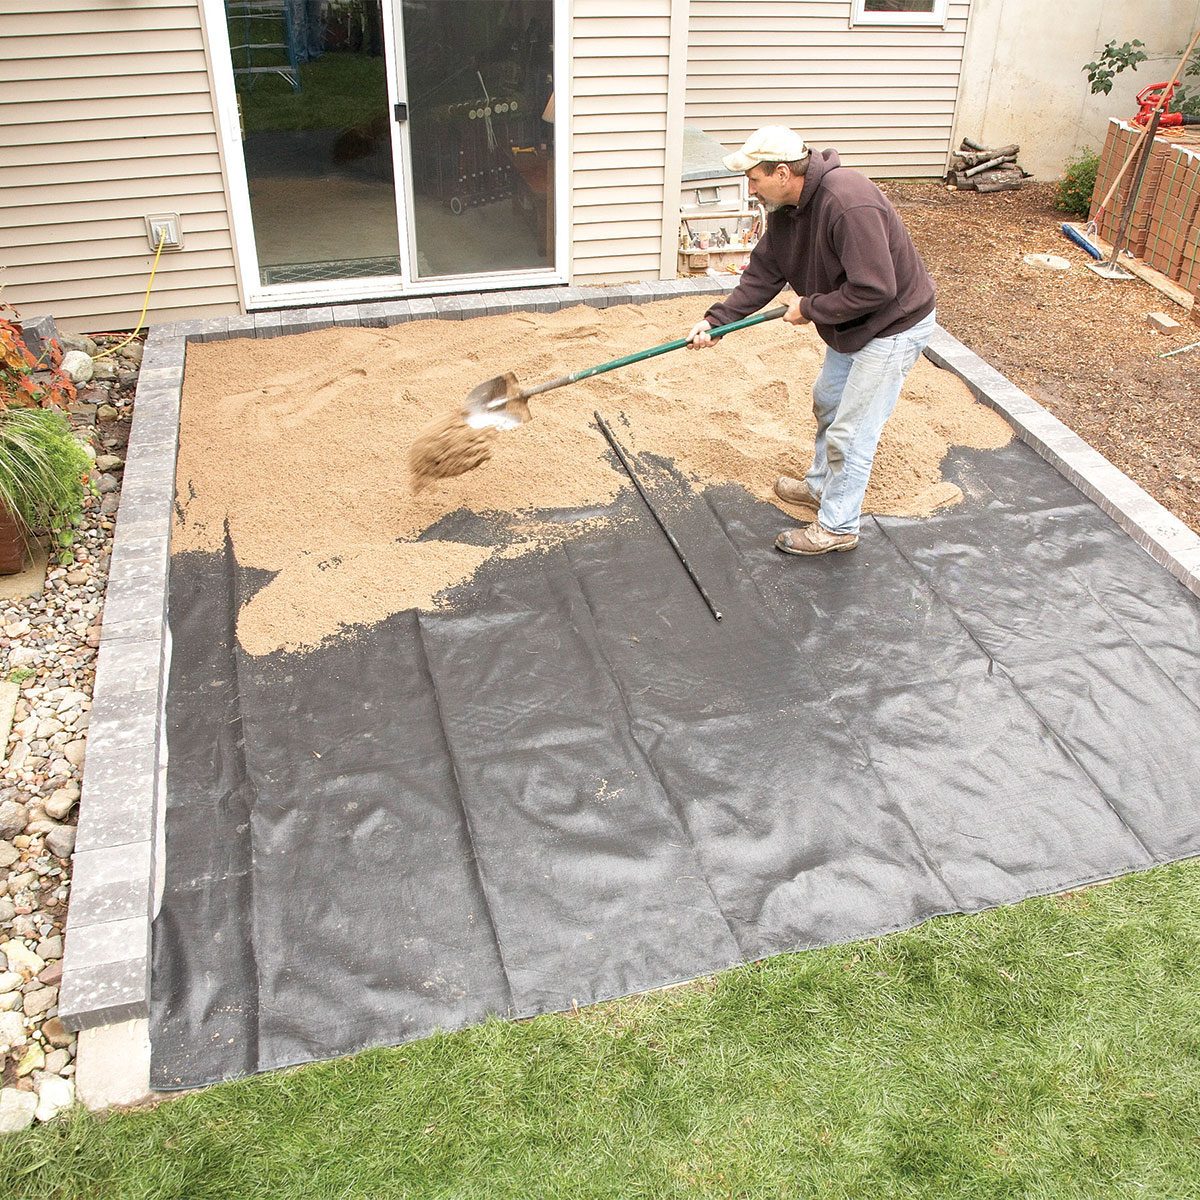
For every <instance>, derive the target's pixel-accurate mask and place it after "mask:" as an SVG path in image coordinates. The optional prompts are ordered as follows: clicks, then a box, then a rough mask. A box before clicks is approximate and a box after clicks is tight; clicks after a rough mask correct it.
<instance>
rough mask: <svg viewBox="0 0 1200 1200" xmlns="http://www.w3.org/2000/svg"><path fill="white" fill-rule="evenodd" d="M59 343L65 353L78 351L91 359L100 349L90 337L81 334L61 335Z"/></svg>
mask: <svg viewBox="0 0 1200 1200" xmlns="http://www.w3.org/2000/svg"><path fill="white" fill-rule="evenodd" d="M58 342H59V345H60V346H62V348H63V352H64V353H65V352H66V351H68V350H78V351H79V352H80V353H81V354H86V355H87V356H88V357H89V358H90V357H91V356H92V355H94V354H95V353H96V352H97V351H98V350H99V349H100V347H99V346H97V345H96V343H95V342H93V341H92V339H91V338H90V337H87V336H85V335H83V334H79V333H60V334H59V335H58Z"/></svg>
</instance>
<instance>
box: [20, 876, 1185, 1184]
mask: <svg viewBox="0 0 1200 1200" xmlns="http://www.w3.org/2000/svg"><path fill="white" fill-rule="evenodd" d="M6 1188H7V1189H9V1190H5V1189H6ZM0 1195H4V1196H6V1197H7V1196H29V1197H38V1198H39V1200H59V1198H65V1197H80V1198H81V1200H82V1198H84V1197H86V1198H87V1200H118V1198H119V1200H127V1198H128V1200H133V1198H134V1197H137V1198H150V1197H155V1198H163V1200H166V1198H170V1200H208V1198H211V1197H221V1198H222V1200H224V1198H233V1197H236V1198H238V1200H250V1198H252V1197H263V1198H266V1197H270V1198H271V1200H290V1198H292V1197H319V1198H321V1200H335V1198H336V1200H348V1198H351V1197H353V1198H359V1197H362V1198H365V1200H377V1198H382V1197H394V1196H395V1197H407V1196H420V1197H447V1198H449V1197H455V1198H462V1197H489V1198H499V1197H514V1198H515V1197H520V1198H522V1200H530V1198H542V1197H571V1198H576V1197H613V1198H617V1197H619V1198H621V1200H635V1198H641V1197H645V1198H647V1200H649V1198H651V1197H653V1198H654V1200H663V1198H666V1197H689V1198H691V1197H760V1196H761V1197H787V1198H789V1200H791V1198H793V1197H818V1196H819V1197H854V1198H858V1197H864V1198H870V1200H884V1198H889V1197H897V1198H899V1197H905V1198H909V1197H933V1196H936V1197H948V1198H949V1197H953V1198H954V1200H965V1198H971V1197H987V1198H988V1200H991V1198H993V1197H1029V1198H1034V1197H1037V1198H1041V1197H1080V1198H1087V1200H1100V1198H1103V1200H1111V1198H1116V1197H1127V1196H1128V1197H1134V1196H1137V1197H1155V1198H1170V1200H1183V1198H1187V1197H1200V866H1198V865H1197V864H1195V863H1190V864H1186V863H1185V864H1180V865H1176V866H1172V867H1164V868H1159V869H1156V870H1153V871H1149V872H1147V873H1145V874H1141V875H1136V876H1130V877H1127V878H1124V879H1121V880H1118V881H1116V882H1115V883H1111V884H1108V885H1105V886H1102V887H1097V888H1091V889H1088V890H1085V891H1081V892H1075V893H1068V894H1065V895H1062V896H1057V897H1050V898H1046V899H1038V900H1031V901H1027V902H1026V903H1024V904H1020V905H1016V906H1014V907H1011V908H1005V909H999V910H996V911H993V912H989V913H985V914H982V915H979V916H974V917H965V918H962V917H956V918H946V919H942V920H937V921H932V922H929V923H928V924H926V925H923V926H922V927H920V928H919V929H916V930H913V931H911V932H908V933H902V934H896V935H893V936H890V937H885V938H880V939H878V940H875V941H871V942H865V943H858V944H855V945H849V946H837V947H833V948H830V949H824V950H815V951H810V952H808V953H804V954H791V955H781V956H779V957H777V958H773V959H770V960H767V961H765V962H762V963H759V964H754V965H751V966H747V967H742V968H739V969H737V970H733V971H729V972H727V973H725V974H723V975H720V976H718V977H715V978H713V979H709V980H702V981H700V982H698V983H696V984H692V985H688V986H686V987H681V988H677V989H674V990H672V991H667V992H659V993H655V994H653V995H649V996H642V997H638V998H634V999H630V1000H623V1001H618V1002H616V1003H612V1004H606V1005H600V1006H597V1007H595V1008H592V1009H589V1010H585V1011H582V1012H580V1013H578V1014H577V1015H573V1014H567V1015H563V1016H548V1017H541V1018H538V1019H537V1020H534V1021H529V1022H525V1023H520V1024H514V1023H506V1022H502V1021H492V1022H490V1023H488V1024H487V1025H484V1026H482V1027H480V1028H476V1029H471V1030H467V1031H465V1032H461V1033H455V1034H449V1035H441V1036H438V1037H433V1038H429V1039H427V1040H425V1041H422V1042H417V1043H414V1044H412V1045H409V1046H406V1047H403V1048H400V1049H395V1050H380V1051H371V1052H369V1053H364V1054H361V1055H358V1056H356V1057H354V1058H349V1059H342V1060H339V1061H335V1062H330V1063H324V1064H318V1065H315V1066H309V1067H304V1068H301V1069H297V1070H294V1071H288V1072H278V1073H275V1074H273V1075H270V1076H265V1077H259V1078H255V1079H249V1080H243V1081H240V1082H236V1083H230V1084H224V1085H222V1086H220V1087H215V1088H211V1089H209V1090H208V1091H205V1092H202V1093H196V1094H193V1095H189V1096H184V1097H181V1098H179V1099H176V1100H173V1101H170V1102H167V1103H163V1104H160V1105H159V1106H158V1107H157V1108H154V1109H149V1110H145V1111H141V1112H127V1113H119V1114H115V1115H111V1116H109V1117H107V1118H104V1119H97V1118H95V1117H92V1116H90V1115H87V1114H85V1113H77V1114H76V1115H75V1116H74V1118H73V1119H71V1120H70V1121H64V1122H61V1123H59V1124H56V1125H52V1126H49V1127H42V1128H40V1129H38V1130H36V1131H31V1132H30V1133H28V1134H22V1135H17V1136H14V1137H9V1138H7V1139H2V1140H0Z"/></svg>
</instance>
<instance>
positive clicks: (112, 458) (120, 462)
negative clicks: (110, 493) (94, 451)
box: [96, 454, 125, 471]
mask: <svg viewBox="0 0 1200 1200" xmlns="http://www.w3.org/2000/svg"><path fill="white" fill-rule="evenodd" d="M124 465H125V460H124V459H123V458H121V457H120V456H119V455H116V454H99V455H97V456H96V469H97V470H98V471H115V470H117V469H118V468H119V467H123V466H124Z"/></svg>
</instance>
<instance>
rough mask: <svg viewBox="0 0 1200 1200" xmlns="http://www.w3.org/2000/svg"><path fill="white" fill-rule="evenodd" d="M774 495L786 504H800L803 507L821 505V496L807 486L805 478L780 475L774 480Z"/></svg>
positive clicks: (818, 506) (817, 506)
mask: <svg viewBox="0 0 1200 1200" xmlns="http://www.w3.org/2000/svg"><path fill="white" fill-rule="evenodd" d="M775 495H777V496H778V497H779V498H780V500H783V501H785V502H786V503H788V504H802V505H804V507H805V508H820V507H821V497H820V496H818V495H817V493H816V492H814V491H813V490H812V488H810V487H809V486H808V480H807V479H793V478H792V477H791V476H790V475H780V477H779V478H778V479H777V480H775Z"/></svg>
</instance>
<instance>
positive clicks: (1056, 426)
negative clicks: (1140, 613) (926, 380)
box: [925, 326, 1200, 596]
mask: <svg viewBox="0 0 1200 1200" xmlns="http://www.w3.org/2000/svg"><path fill="white" fill-rule="evenodd" d="M925 354H926V356H927V357H928V358H929V359H930V360H931V361H932V362H933V363H935V364H936V365H937V366H939V367H945V368H946V369H947V370H949V371H953V372H954V374H955V375H957V376H958V377H959V378H960V379H961V380H962V381H963V382H964V383H965V384H966V385H967V387H969V388H970V389H971V391H972V392H974V394H975V395H976V397H977V398H978V399H980V400H982V401H983V403H984V404H986V405H988V406H989V407H990V408H994V409H995V410H996V411H997V412H998V413H1000V415H1001V416H1002V417H1004V419H1005V420H1006V421H1008V423H1009V424H1010V425H1011V426H1012V427H1013V428H1014V429H1015V430H1016V432H1017V436H1018V437H1019V438H1020V439H1021V441H1023V442H1025V443H1026V444H1027V445H1029V446H1031V447H1032V448H1033V449H1034V450H1035V451H1036V452H1037V453H1038V454H1039V455H1040V456H1041V457H1042V458H1044V459H1045V460H1046V461H1047V462H1048V463H1050V464H1051V466H1053V467H1054V468H1055V469H1056V470H1057V471H1058V472H1059V473H1060V474H1061V475H1064V476H1065V477H1066V478H1067V479H1069V480H1070V481H1071V483H1073V484H1074V485H1075V487H1077V488H1078V489H1079V491H1081V492H1082V493H1083V494H1084V495H1085V496H1086V497H1087V498H1088V499H1089V500H1091V501H1092V502H1093V503H1094V504H1095V505H1096V506H1097V507H1098V508H1100V509H1102V510H1103V511H1104V512H1106V513H1107V514H1108V515H1109V516H1110V517H1111V518H1112V519H1113V520H1114V521H1115V522H1116V523H1117V524H1118V525H1119V526H1120V527H1121V528H1122V529H1123V530H1125V532H1126V533H1127V534H1129V536H1130V537H1131V538H1133V540H1134V541H1135V542H1137V544H1138V545H1139V546H1141V548H1142V549H1143V550H1145V551H1146V553H1147V554H1149V555H1150V557H1151V558H1153V559H1154V561H1155V562H1157V563H1158V564H1159V565H1160V566H1162V567H1165V568H1166V569H1167V570H1168V571H1170V573H1171V574H1172V575H1174V576H1175V578H1176V579H1178V580H1179V582H1180V583H1182V584H1183V586H1184V587H1185V588H1187V589H1188V591H1189V592H1192V593H1193V594H1194V595H1197V596H1200V534H1197V533H1195V532H1193V531H1192V530H1191V529H1190V528H1189V527H1188V526H1187V525H1185V524H1184V523H1183V522H1182V521H1181V520H1180V519H1179V518H1178V517H1176V516H1175V515H1174V514H1172V513H1171V512H1169V511H1168V510H1167V509H1165V508H1164V507H1163V506H1162V505H1161V504H1159V502H1158V501H1157V500H1155V499H1154V497H1153V496H1151V495H1150V493H1149V492H1147V491H1146V490H1145V489H1144V488H1142V487H1141V486H1140V485H1138V484H1136V483H1134V481H1133V480H1132V479H1130V478H1129V476H1128V475H1126V474H1125V473H1124V472H1123V471H1121V470H1119V469H1118V468H1117V467H1115V466H1113V464H1112V463H1110V462H1109V461H1108V459H1106V458H1105V457H1104V456H1103V455H1102V454H1101V453H1100V452H1099V451H1098V450H1096V449H1094V448H1093V447H1092V446H1090V445H1088V443H1087V442H1085V441H1084V440H1083V438H1081V437H1080V436H1079V435H1078V434H1076V433H1073V432H1072V431H1071V430H1070V429H1068V428H1067V426H1066V425H1064V424H1063V423H1062V422H1061V421H1060V420H1059V419H1058V418H1057V417H1056V416H1054V414H1053V413H1050V412H1048V411H1047V410H1046V409H1044V408H1043V407H1042V406H1041V405H1040V404H1038V402H1037V401H1036V400H1034V399H1033V397H1032V396H1029V395H1027V394H1026V393H1025V392H1023V391H1021V389H1020V388H1019V387H1017V385H1016V384H1015V383H1012V382H1011V381H1010V380H1008V379H1006V378H1005V377H1004V376H1003V375H1001V374H1000V372H999V371H997V370H996V368H995V367H990V366H988V364H987V363H986V362H984V361H983V359H982V358H980V357H979V355H977V354H976V353H974V351H972V350H969V349H968V348H967V347H966V346H964V345H963V344H962V342H960V341H959V340H958V339H957V338H955V337H953V336H951V335H950V334H948V333H947V332H946V331H945V330H944V329H942V328H941V327H940V326H939V328H938V329H937V331H936V332H935V333H934V335H933V339H932V340H931V341H930V343H929V347H928V349H927V350H926V351H925Z"/></svg>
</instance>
